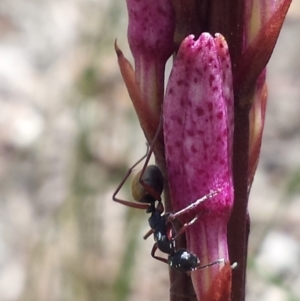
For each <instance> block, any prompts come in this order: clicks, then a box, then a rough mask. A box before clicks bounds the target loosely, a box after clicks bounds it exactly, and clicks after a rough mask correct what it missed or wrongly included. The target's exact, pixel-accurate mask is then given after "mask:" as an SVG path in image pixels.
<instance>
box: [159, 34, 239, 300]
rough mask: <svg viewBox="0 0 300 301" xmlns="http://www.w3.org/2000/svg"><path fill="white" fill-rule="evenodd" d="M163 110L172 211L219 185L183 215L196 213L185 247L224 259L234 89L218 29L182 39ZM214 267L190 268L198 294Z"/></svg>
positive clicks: (189, 216) (186, 218)
mask: <svg viewBox="0 0 300 301" xmlns="http://www.w3.org/2000/svg"><path fill="white" fill-rule="evenodd" d="M163 110H164V111H163V118H164V140H165V148H166V161H167V174H168V180H169V187H170V195H171V202H172V206H173V209H174V211H178V210H180V209H183V208H185V207H186V206H188V205H189V204H191V203H193V202H195V201H196V200H197V199H199V198H201V197H203V196H205V195H207V194H208V193H209V192H212V191H217V190H220V191H219V193H218V194H217V195H216V196H214V197H212V198H210V199H208V200H206V201H205V202H203V203H201V204H200V205H199V206H198V208H196V209H195V210H194V211H193V212H189V214H186V215H185V216H183V217H182V218H181V221H182V222H183V223H184V222H188V221H190V220H191V219H192V218H193V217H195V215H197V214H199V213H200V217H199V218H198V220H197V222H196V223H195V224H194V225H192V226H190V227H188V228H187V230H186V237H187V247H188V249H189V250H190V251H192V252H194V253H195V254H196V255H197V256H198V257H199V258H200V259H204V261H203V263H204V264H205V263H209V262H213V261H215V260H217V259H219V258H225V260H228V250H227V222H228V219H229V216H230V212H231V209H232V206H233V182H232V141H233V92H232V75H231V63H230V57H229V52H228V47H227V44H226V41H225V39H224V38H223V37H222V36H221V35H219V34H218V35H216V36H215V38H213V37H212V36H211V35H210V34H208V33H203V34H201V36H200V37H199V39H198V40H196V41H195V40H194V36H192V35H191V36H188V37H187V38H186V39H185V40H184V41H183V42H182V44H181V46H180V49H179V52H178V55H177V58H176V61H175V63H174V66H173V69H172V72H171V75H170V79H169V82H168V86H167V91H166V96H165V101H164V108H163ZM218 270H219V268H218V267H212V268H209V269H206V272H203V271H204V270H203V271H200V270H199V271H197V272H193V273H192V279H193V283H194V286H195V289H196V292H197V294H200V291H201V290H202V291H203V292H202V293H201V294H204V293H205V292H206V291H207V290H208V288H209V285H210V283H211V281H212V280H213V278H214V277H215V276H216V273H217V271H218ZM211 271H212V272H213V273H212V274H211ZM207 273H208V274H207ZM205 274H206V276H205V277H202V276H201V275H205ZM199 275H200V276H199ZM198 276H199V277H198ZM209 279H210V281H209ZM197 288H199V290H198V289H197ZM198 297H199V296H198Z"/></svg>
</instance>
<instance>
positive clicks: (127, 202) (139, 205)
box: [112, 145, 149, 210]
mask: <svg viewBox="0 0 300 301" xmlns="http://www.w3.org/2000/svg"><path fill="white" fill-rule="evenodd" d="M148 150H149V146H148V145H147V152H146V154H145V155H144V156H143V157H142V158H141V159H140V160H138V161H137V162H136V163H135V164H134V165H133V166H132V167H131V168H129V169H128V171H127V172H126V174H125V176H124V178H123V180H122V181H121V183H120V184H119V185H118V187H117V189H116V190H115V192H114V194H113V196H112V199H113V201H115V202H117V203H120V204H123V205H125V206H128V207H132V208H137V209H144V210H146V209H147V208H148V207H149V205H148V204H140V203H133V202H130V201H125V200H122V199H119V198H117V197H116V195H117V194H118V192H119V191H120V189H121V188H122V187H123V185H124V183H125V182H126V180H127V179H128V177H129V176H130V174H131V173H132V171H133V169H134V168H135V167H136V166H137V165H138V164H139V163H141V162H142V161H143V160H144V159H145V158H146V157H147V154H148Z"/></svg>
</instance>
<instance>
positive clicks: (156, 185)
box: [131, 165, 164, 204]
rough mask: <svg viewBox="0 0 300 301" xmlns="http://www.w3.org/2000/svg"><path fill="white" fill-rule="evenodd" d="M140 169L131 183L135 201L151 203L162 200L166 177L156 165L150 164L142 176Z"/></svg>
mask: <svg viewBox="0 0 300 301" xmlns="http://www.w3.org/2000/svg"><path fill="white" fill-rule="evenodd" d="M141 172H142V171H140V172H139V173H138V174H137V175H136V176H135V177H134V179H133V181H132V183H131V193H132V197H133V198H134V200H135V201H137V202H141V203H147V204H151V203H154V202H155V201H156V200H160V195H161V194H162V191H163V189H164V178H163V175H162V173H161V171H160V169H159V168H158V167H157V166H156V165H148V166H147V167H146V169H145V171H144V174H143V175H142V177H141Z"/></svg>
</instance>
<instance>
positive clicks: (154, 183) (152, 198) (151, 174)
mask: <svg viewBox="0 0 300 301" xmlns="http://www.w3.org/2000/svg"><path fill="white" fill-rule="evenodd" d="M160 127H161V125H160V126H159V128H158V130H157V132H156V134H155V136H154V139H153V142H152V144H151V146H150V149H149V146H148V145H147V152H146V154H145V155H144V156H143V157H142V158H141V159H140V160H138V161H137V162H136V163H135V164H134V165H133V166H132V167H131V168H130V169H129V170H128V171H127V173H126V174H125V176H124V178H123V180H122V181H121V183H120V184H119V186H118V187H117V189H116V191H115V192H114V194H113V197H112V198H113V200H114V201H115V202H118V203H120V204H123V205H125V206H128V207H132V208H137V209H144V210H146V213H151V216H150V217H149V219H148V222H149V226H150V228H151V230H150V231H148V233H147V234H146V235H145V236H144V239H146V238H148V237H149V236H150V235H151V234H153V236H154V240H155V244H154V245H153V248H152V251H151V256H152V257H153V258H155V259H157V260H159V261H162V262H164V263H167V264H168V265H169V266H170V267H172V268H174V269H176V270H178V271H181V272H189V271H194V270H198V269H202V268H206V267H209V266H212V265H215V264H218V263H222V262H223V263H224V259H218V260H217V261H214V262H212V263H209V264H206V265H202V266H201V265H200V260H199V258H198V257H197V256H196V255H195V254H193V253H191V252H190V251H188V250H187V249H178V250H177V249H176V247H175V240H176V238H177V237H178V236H179V235H181V234H183V233H184V231H185V230H186V228H187V227H189V226H190V225H192V224H193V223H194V222H195V221H196V220H197V219H198V217H199V215H197V216H195V218H193V219H192V220H191V221H189V222H188V223H185V224H184V225H183V226H182V227H181V228H180V229H179V231H178V232H177V233H176V235H175V236H173V235H172V229H171V228H170V225H171V222H172V221H173V220H175V219H177V218H178V217H179V216H180V215H182V214H184V213H186V212H188V211H190V210H192V209H193V208H196V207H197V206H198V205H199V204H200V203H201V202H203V201H205V200H207V199H209V198H211V197H213V196H215V195H216V194H217V193H218V192H219V191H213V192H211V193H209V194H207V195H205V196H203V197H202V198H200V199H198V200H196V201H195V202H194V203H192V204H190V205H189V206H187V207H185V208H184V209H182V210H180V211H177V212H175V213H165V214H163V212H164V206H163V204H162V200H161V194H162V192H163V186H164V179H163V175H162V173H161V171H160V169H159V168H158V166H156V165H148V162H149V160H150V157H151V154H152V152H153V147H154V143H155V141H156V139H157V137H158V134H159V131H160ZM144 159H146V160H145V163H144V166H143V168H142V170H141V171H140V172H139V173H138V174H137V175H136V176H135V178H134V179H133V181H132V186H131V190H132V196H133V198H134V200H135V201H136V202H137V203H134V202H130V201H126V200H122V199H119V198H117V197H116V195H117V194H118V192H119V191H120V189H121V188H122V187H123V185H124V183H125V182H126V180H127V179H128V177H129V176H130V174H131V173H132V171H133V169H134V168H135V167H136V166H137V165H138V164H139V163H140V162H142V161H143V160H144ZM156 202H158V203H157V206H155V203H156ZM157 249H159V250H160V251H161V252H163V253H166V254H168V258H167V259H166V258H163V257H159V256H156V255H155V252H156V250H157Z"/></svg>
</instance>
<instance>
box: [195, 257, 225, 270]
mask: <svg viewBox="0 0 300 301" xmlns="http://www.w3.org/2000/svg"><path fill="white" fill-rule="evenodd" d="M220 263H224V264H225V259H224V258H220V259H218V260H216V261H214V262H212V263H209V264H206V265H202V266H198V267H196V268H195V269H193V271H195V270H200V269H205V268H208V267H211V266H212V265H215V264H220Z"/></svg>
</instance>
